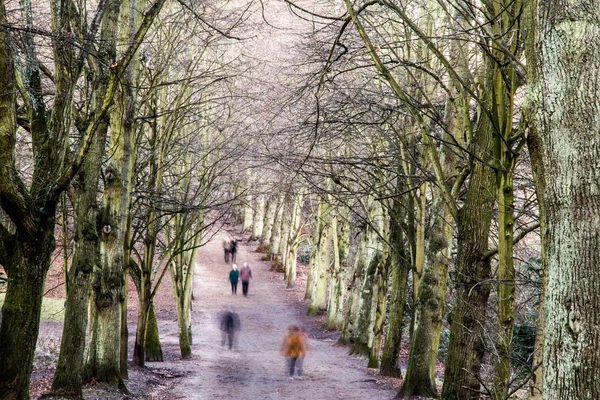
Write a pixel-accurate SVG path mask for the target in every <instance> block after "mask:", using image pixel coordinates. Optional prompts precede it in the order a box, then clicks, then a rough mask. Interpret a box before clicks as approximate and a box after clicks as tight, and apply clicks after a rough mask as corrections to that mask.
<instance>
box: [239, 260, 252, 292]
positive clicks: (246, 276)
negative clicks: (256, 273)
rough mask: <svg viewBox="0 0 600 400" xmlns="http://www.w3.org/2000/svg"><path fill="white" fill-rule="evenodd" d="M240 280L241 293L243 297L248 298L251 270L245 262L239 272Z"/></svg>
mask: <svg viewBox="0 0 600 400" xmlns="http://www.w3.org/2000/svg"><path fill="white" fill-rule="evenodd" d="M240 279H241V280H242V293H243V294H244V296H248V285H250V279H252V270H251V269H250V265H248V263H247V262H245V263H244V266H243V267H242V269H241V270H240Z"/></svg>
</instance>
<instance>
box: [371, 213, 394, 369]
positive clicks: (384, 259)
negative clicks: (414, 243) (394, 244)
mask: <svg viewBox="0 0 600 400" xmlns="http://www.w3.org/2000/svg"><path fill="white" fill-rule="evenodd" d="M381 211H382V218H383V221H382V224H381V225H382V228H383V229H382V230H381V231H380V232H379V235H380V236H381V237H382V238H389V231H390V223H389V213H388V212H387V209H383V208H382V210H381ZM389 268H390V247H389V246H388V245H387V243H386V244H385V245H383V246H382V254H381V261H380V262H379V265H378V266H377V271H376V273H375V276H374V279H373V287H372V291H373V293H372V296H373V298H372V300H371V310H372V311H371V313H372V314H373V316H372V317H371V318H372V328H371V330H372V331H373V339H372V340H371V342H372V344H371V348H370V352H369V363H368V367H369V368H379V353H380V350H381V342H382V339H383V327H384V323H385V319H386V316H387V314H386V309H387V294H388V282H389V281H388V277H389Z"/></svg>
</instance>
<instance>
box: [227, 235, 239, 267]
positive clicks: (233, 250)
mask: <svg viewBox="0 0 600 400" xmlns="http://www.w3.org/2000/svg"><path fill="white" fill-rule="evenodd" d="M229 251H230V252H231V262H232V263H234V262H235V256H236V255H237V240H235V239H231V244H230V248H229Z"/></svg>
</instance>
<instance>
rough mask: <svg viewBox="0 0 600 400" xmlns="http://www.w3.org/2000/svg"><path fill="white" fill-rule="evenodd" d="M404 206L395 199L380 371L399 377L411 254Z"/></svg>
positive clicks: (386, 374) (391, 224)
mask: <svg viewBox="0 0 600 400" xmlns="http://www.w3.org/2000/svg"><path fill="white" fill-rule="evenodd" d="M404 215H405V212H404V205H403V204H402V203H401V201H400V199H399V198H398V197H395V198H394V200H393V213H392V216H391V220H390V239H389V240H390V244H389V245H390V247H391V249H390V255H389V259H390V269H391V275H392V288H391V296H390V306H389V315H388V320H387V334H386V337H385V344H384V346H383V352H382V355H381V363H380V367H379V371H380V372H381V374H382V375H385V376H393V377H397V378H400V377H401V376H402V371H401V370H400V365H399V358H400V349H401V344H402V332H403V330H404V308H405V305H406V292H407V289H408V287H407V286H408V271H409V269H410V262H409V256H408V254H407V252H406V248H405V242H404V237H403V234H402V233H403V232H402V224H403V222H404Z"/></svg>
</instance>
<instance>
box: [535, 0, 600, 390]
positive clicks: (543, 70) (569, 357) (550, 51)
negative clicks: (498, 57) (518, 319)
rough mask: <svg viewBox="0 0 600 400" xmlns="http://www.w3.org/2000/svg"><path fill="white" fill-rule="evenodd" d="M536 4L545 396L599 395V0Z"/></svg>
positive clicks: (547, 0)
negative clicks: (543, 282)
mask: <svg viewBox="0 0 600 400" xmlns="http://www.w3.org/2000/svg"><path fill="white" fill-rule="evenodd" d="M537 4H538V11H537V13H536V16H537V20H536V21H535V25H536V31H535V32H534V37H535V42H534V43H533V45H534V46H535V47H534V48H535V51H537V59H534V60H532V63H531V64H532V65H531V67H530V68H531V69H530V70H531V71H532V72H533V73H534V75H535V77H534V85H533V86H532V88H531V93H530V94H531V97H532V99H533V104H532V106H533V107H534V109H533V115H534V120H533V121H532V123H533V124H534V126H535V129H533V131H532V132H531V133H532V134H533V135H534V136H533V137H532V138H531V139H530V144H534V147H532V150H531V151H532V161H534V163H533V170H534V173H535V176H536V192H538V193H539V200H540V208H541V209H542V210H543V218H542V220H541V222H542V249H543V250H542V251H543V254H544V256H546V257H547V260H545V261H546V263H545V265H544V266H545V268H546V269H545V270H544V279H545V285H546V286H545V288H544V317H545V332H544V334H545V335H544V343H543V398H544V399H597V398H600V380H599V379H598V376H600V353H598V348H599V346H600V339H599V336H598V309H599V308H600V272H599V269H598V266H599V265H600V236H599V235H598V221H599V220H600V196H599V195H598V194H599V192H600V190H599V185H598V171H599V170H600V135H599V134H598V132H599V131H600V123H599V121H600V111H599V108H598V104H600V93H599V91H598V85H597V84H596V82H598V80H599V78H600V77H599V74H600V58H599V57H598V56H597V55H598V54H600V36H599V35H598V32H597V30H598V22H597V21H598V20H599V19H600V9H599V8H598V4H597V2H595V1H592V0H586V1H581V2H573V3H569V5H568V7H561V5H562V3H560V2H557V1H551V0H539V1H538V2H537ZM532 52H533V51H532ZM527 64H528V66H529V64H530V63H529V60H528V63H527ZM534 153H535V154H534Z"/></svg>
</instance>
